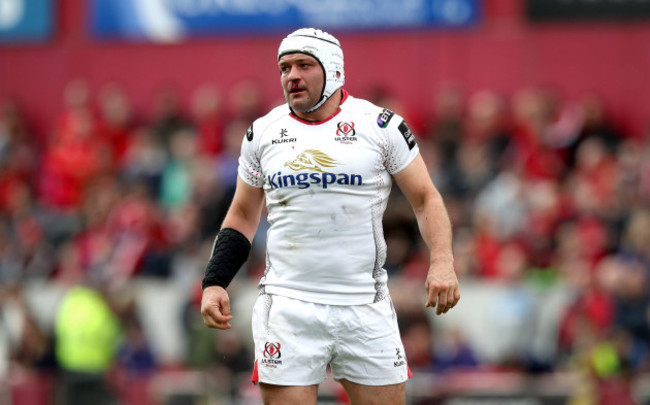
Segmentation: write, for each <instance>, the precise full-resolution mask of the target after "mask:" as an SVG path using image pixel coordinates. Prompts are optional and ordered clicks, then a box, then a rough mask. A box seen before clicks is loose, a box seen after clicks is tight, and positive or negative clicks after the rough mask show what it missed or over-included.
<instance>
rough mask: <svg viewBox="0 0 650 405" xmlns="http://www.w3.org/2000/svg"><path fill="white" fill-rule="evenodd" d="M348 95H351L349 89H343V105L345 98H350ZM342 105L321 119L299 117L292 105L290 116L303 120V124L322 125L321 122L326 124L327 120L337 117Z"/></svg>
mask: <svg viewBox="0 0 650 405" xmlns="http://www.w3.org/2000/svg"><path fill="white" fill-rule="evenodd" d="M348 95H349V94H348V92H347V90H345V89H341V105H343V103H344V102H345V100H347V99H348ZM341 105H339V108H338V109H337V110H336V112H335V113H334V114H332V115H330V116H329V117H327V118H325V119H324V120H321V121H307V120H304V119H302V118H300V117H298V116H297V115H296V114H295V113H294V112H293V110H292V109H291V107H289V110H291V112H290V113H289V116H291V118H293V119H295V120H296V121H298V122H302V123H303V124H307V125H320V124H324V123H326V122H327V121H329V120H331V119H332V118H334V117H336V116H337V115H338V114H339V113H340V112H341Z"/></svg>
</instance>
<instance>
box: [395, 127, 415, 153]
mask: <svg viewBox="0 0 650 405" xmlns="http://www.w3.org/2000/svg"><path fill="white" fill-rule="evenodd" d="M397 129H399V132H401V134H402V136H403V137H404V140H405V141H406V144H407V145H408V146H409V150H411V149H413V147H414V146H415V135H413V133H412V132H411V130H410V129H409V127H408V125H406V121H402V123H401V124H399V127H397Z"/></svg>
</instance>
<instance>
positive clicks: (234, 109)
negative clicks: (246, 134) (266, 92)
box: [228, 79, 265, 136]
mask: <svg viewBox="0 0 650 405" xmlns="http://www.w3.org/2000/svg"><path fill="white" fill-rule="evenodd" d="M262 96H263V94H262V88H261V87H260V85H259V83H258V82H257V81H255V80H249V79H244V80H240V81H238V82H236V83H235V84H234V85H233V87H232V88H231V89H230V91H229V92H228V121H230V122H232V121H242V122H244V123H246V125H247V127H248V125H250V124H252V123H253V121H255V120H256V119H257V118H258V117H260V116H262V115H264V108H265V106H264V100H263V99H262ZM242 136H243V134H242Z"/></svg>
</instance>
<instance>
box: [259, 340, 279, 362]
mask: <svg viewBox="0 0 650 405" xmlns="http://www.w3.org/2000/svg"><path fill="white" fill-rule="evenodd" d="M280 347H281V345H280V342H266V344H265V345H264V351H263V352H262V355H263V356H264V358H263V359H262V364H265V365H266V366H267V367H272V368H276V367H277V366H278V365H281V364H282V360H280V357H282V353H280Z"/></svg>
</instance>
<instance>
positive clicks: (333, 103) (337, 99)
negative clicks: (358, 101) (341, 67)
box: [293, 89, 343, 122]
mask: <svg viewBox="0 0 650 405" xmlns="http://www.w3.org/2000/svg"><path fill="white" fill-rule="evenodd" d="M342 94H343V91H342V90H341V89H339V90H337V91H336V92H335V93H334V94H332V96H331V97H330V98H328V99H327V101H325V103H323V105H322V106H320V107H318V108H317V109H316V110H315V111H312V112H309V113H307V112H298V111H294V112H293V113H294V114H295V115H296V116H297V117H298V118H301V119H303V120H305V121H312V122H319V121H325V120H326V119H327V118H329V117H331V116H332V115H334V113H336V112H337V111H338V109H339V106H340V105H341V100H342V98H343V96H342Z"/></svg>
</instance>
